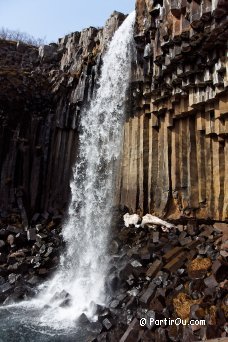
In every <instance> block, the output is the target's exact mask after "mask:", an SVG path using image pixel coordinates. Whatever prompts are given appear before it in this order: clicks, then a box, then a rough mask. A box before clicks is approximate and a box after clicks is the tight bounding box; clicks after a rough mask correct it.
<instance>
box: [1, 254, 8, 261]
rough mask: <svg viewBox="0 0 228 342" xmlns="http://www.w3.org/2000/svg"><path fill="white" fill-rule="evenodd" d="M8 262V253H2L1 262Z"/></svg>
mask: <svg viewBox="0 0 228 342" xmlns="http://www.w3.org/2000/svg"><path fill="white" fill-rule="evenodd" d="M6 262H7V255H6V254H4V253H0V264H5V263H6Z"/></svg>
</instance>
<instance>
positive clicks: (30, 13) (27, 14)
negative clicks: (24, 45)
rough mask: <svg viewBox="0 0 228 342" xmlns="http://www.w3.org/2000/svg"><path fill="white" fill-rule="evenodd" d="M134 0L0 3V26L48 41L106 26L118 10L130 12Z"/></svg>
mask: <svg viewBox="0 0 228 342" xmlns="http://www.w3.org/2000/svg"><path fill="white" fill-rule="evenodd" d="M134 8H135V0H0V27H6V28H9V29H12V30H20V31H22V32H27V33H29V34H31V35H33V36H34V37H36V38H46V41H47V42H51V41H57V39H58V38H60V37H62V36H64V35H65V34H68V33H70V32H74V31H81V30H82V29H83V28H86V27H89V26H95V27H97V26H103V25H104V23H105V21H106V20H107V19H108V17H109V16H110V14H111V13H112V12H113V11H114V10H117V11H119V12H123V13H126V14H127V13H130V12H132V11H133V10H134Z"/></svg>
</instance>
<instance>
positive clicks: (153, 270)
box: [146, 259, 162, 278]
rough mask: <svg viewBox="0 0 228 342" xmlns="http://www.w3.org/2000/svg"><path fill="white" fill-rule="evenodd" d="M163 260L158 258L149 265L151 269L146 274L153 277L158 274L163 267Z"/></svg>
mask: <svg viewBox="0 0 228 342" xmlns="http://www.w3.org/2000/svg"><path fill="white" fill-rule="evenodd" d="M161 265H162V261H161V260H159V259H157V260H155V261H154V262H153V263H152V264H151V265H150V267H149V269H148V270H147V272H146V276H147V277H150V278H152V277H153V276H155V275H156V273H157V272H158V271H159V269H160V268H161Z"/></svg>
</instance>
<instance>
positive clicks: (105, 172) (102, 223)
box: [0, 12, 135, 342]
mask: <svg viewBox="0 0 228 342" xmlns="http://www.w3.org/2000/svg"><path fill="white" fill-rule="evenodd" d="M134 21H135V13H134V12H133V13H131V14H130V15H129V16H128V17H127V18H126V19H125V21H124V22H123V24H122V25H121V26H120V27H119V29H118V30H117V31H116V33H115V34H114V37H113V39H112V41H111V42H110V45H109V47H108V49H107V51H106V53H105V55H104V58H103V65H102V69H101V75H100V79H99V86H98V89H97V91H96V93H95V95H94V97H93V98H92V99H91V100H90V104H89V106H88V107H87V108H84V110H82V114H81V122H80V131H81V134H80V140H79V141H80V148H79V156H78V159H77V162H76V165H75V167H74V172H73V180H72V182H71V193H72V199H71V204H70V207H69V215H68V217H69V218H68V220H67V222H66V224H65V226H64V227H63V237H64V240H65V241H66V246H67V247H66V252H65V254H64V255H62V257H61V263H60V266H59V269H58V271H57V273H56V274H55V276H54V277H53V279H51V280H50V281H49V282H47V283H46V284H43V285H42V288H41V291H40V294H39V295H38V297H37V298H35V299H33V300H31V301H24V302H22V303H18V304H13V305H9V306H6V307H2V308H1V309H0V331H1V335H0V342H1V341H4V342H5V341H9V340H10V341H42V342H43V341H52V340H53V341H61V340H63V339H64V340H65V337H64V336H66V334H67V341H70V340H71V338H72V341H73V340H74V341H76V340H77V342H80V341H85V338H86V331H84V329H82V328H80V324H78V325H77V324H76V321H77V318H78V317H79V316H80V315H81V313H82V312H85V313H86V315H87V316H88V317H90V318H92V317H93V305H91V303H100V304H105V296H106V292H105V276H106V273H107V265H108V253H107V244H108V237H109V235H110V225H111V219H112V217H111V209H112V206H113V197H114V192H115V189H114V178H115V169H116V163H117V161H118V158H119V153H120V149H121V143H122V127H123V122H124V118H125V98H126V91H127V88H128V84H129V78H130V72H131V62H132V55H133V27H134ZM63 290H64V291H66V292H67V293H69V294H70V298H71V303H70V305H69V306H66V307H60V306H59V305H60V299H59V298H58V296H55V299H53V296H54V295H55V294H56V293H60V292H61V291H63ZM75 334H76V335H75ZM75 336H76V338H77V339H76V340H75Z"/></svg>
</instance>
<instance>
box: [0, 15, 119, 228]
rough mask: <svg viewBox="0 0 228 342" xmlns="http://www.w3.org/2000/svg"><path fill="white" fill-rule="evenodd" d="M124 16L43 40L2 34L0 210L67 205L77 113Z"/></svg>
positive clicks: (58, 209)
mask: <svg viewBox="0 0 228 342" xmlns="http://www.w3.org/2000/svg"><path fill="white" fill-rule="evenodd" d="M124 19H125V16H124V15H123V14H121V13H118V12H114V13H113V15H112V16H111V17H110V18H109V19H108V20H107V22H106V25H105V27H104V28H103V29H96V28H93V27H90V28H88V29H85V30H83V31H82V32H75V33H72V34H70V35H68V36H65V37H64V38H62V39H59V41H58V44H50V45H45V46H43V47H40V48H36V47H34V46H28V45H25V44H22V43H17V42H13V41H5V40H0V79H1V87H0V214H1V215H2V216H4V215H7V212H10V211H14V212H15V211H16V212H17V211H19V212H20V213H21V214H22V216H23V220H24V222H25V223H26V222H27V221H28V220H30V219H31V218H32V216H33V215H34V214H35V213H42V214H43V216H44V217H47V216H48V215H49V213H51V214H53V215H58V214H60V213H63V212H64V209H65V208H66V206H67V204H68V202H69V196H70V184H69V183H70V179H71V173H72V166H73V163H74V161H75V156H76V153H77V142H78V130H79V127H78V119H79V115H80V108H81V105H82V104H83V105H86V102H87V99H89V98H90V97H91V95H92V93H93V90H94V84H95V83H96V81H97V78H98V76H99V70H100V65H101V54H102V52H103V51H104V50H105V48H106V46H107V43H108V42H109V41H110V39H111V37H112V36H113V33H114V32H115V30H116V29H117V28H118V27H119V26H120V24H121V23H122V22H123V20H124Z"/></svg>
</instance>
